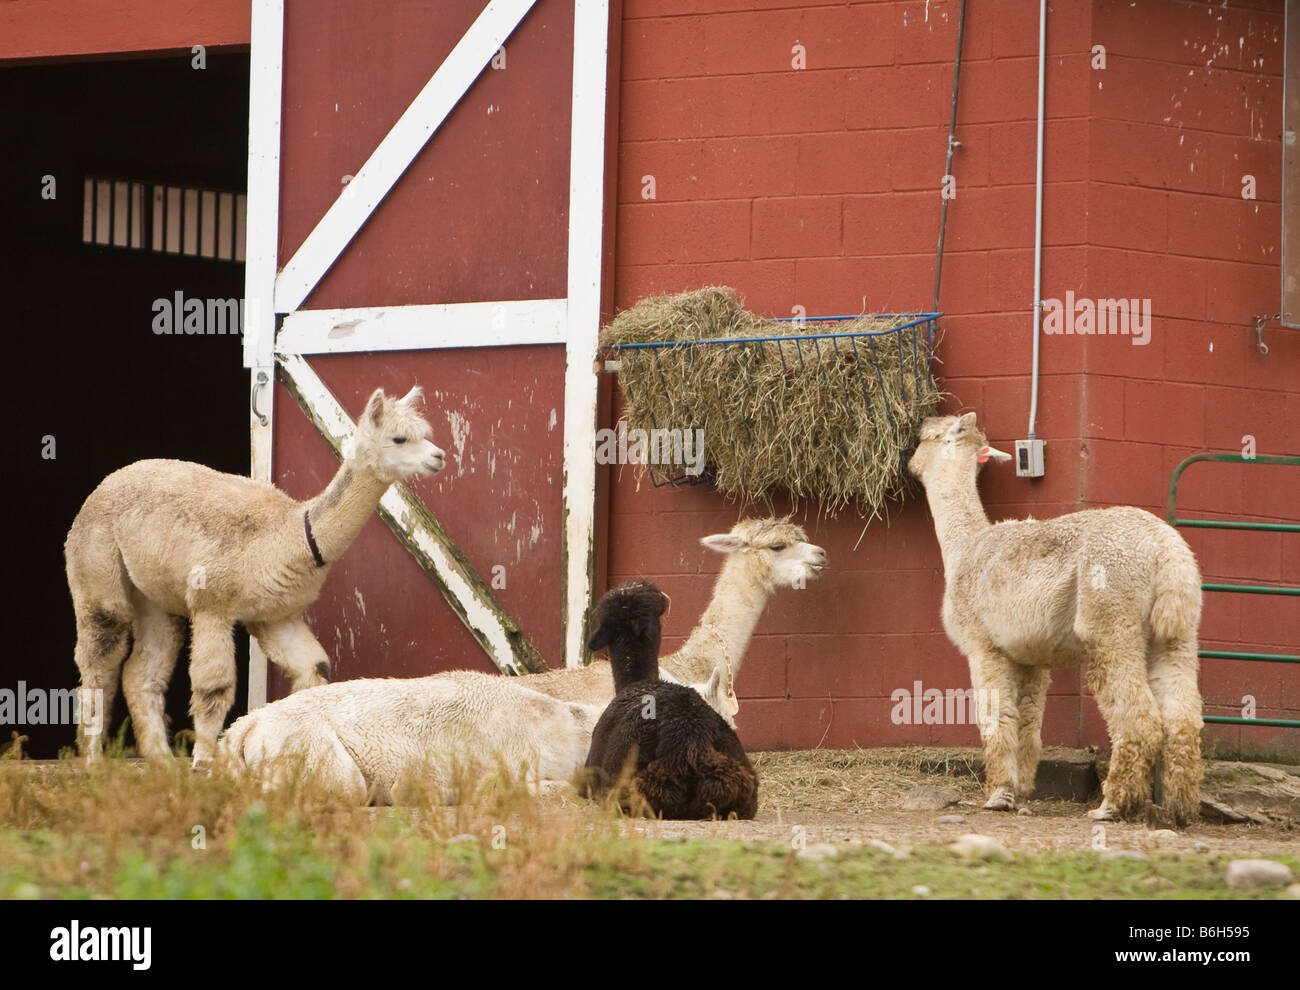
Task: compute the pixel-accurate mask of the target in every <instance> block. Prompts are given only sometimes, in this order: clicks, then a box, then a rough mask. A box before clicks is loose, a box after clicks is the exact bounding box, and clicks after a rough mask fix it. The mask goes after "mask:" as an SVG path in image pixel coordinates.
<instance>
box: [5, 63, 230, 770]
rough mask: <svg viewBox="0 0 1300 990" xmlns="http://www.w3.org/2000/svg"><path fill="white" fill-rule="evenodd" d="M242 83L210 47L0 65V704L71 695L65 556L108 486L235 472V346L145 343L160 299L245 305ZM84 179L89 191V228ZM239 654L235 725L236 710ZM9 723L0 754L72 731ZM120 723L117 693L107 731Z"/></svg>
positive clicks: (173, 723)
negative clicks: (87, 507)
mask: <svg viewBox="0 0 1300 990" xmlns="http://www.w3.org/2000/svg"><path fill="white" fill-rule="evenodd" d="M248 72H249V60H248V55H247V52H246V51H245V52H239V51H216V50H209V51H208V52H207V53H206V65H205V66H204V67H202V68H197V67H195V66H194V64H193V56H192V55H191V53H190V52H188V51H186V52H183V53H175V54H166V55H159V56H157V57H150V58H137V59H130V60H115V61H97V62H58V63H46V64H40V65H30V64H14V63H10V64H9V65H5V66H0V93H3V94H4V99H3V110H0V117H2V118H3V123H4V128H3V133H4V134H5V136H6V141H5V145H6V148H5V154H4V155H2V156H0V224H2V226H0V244H2V245H3V246H2V247H0V266H2V267H0V270H3V272H4V286H5V291H4V302H5V308H6V310H7V313H6V316H7V320H6V323H7V333H6V337H7V339H8V340H9V341H10V345H9V346H10V358H9V362H8V368H9V379H10V382H11V383H13V384H14V386H15V388H14V391H13V393H11V395H10V397H9V400H8V408H9V411H8V413H7V414H6V420H7V422H8V423H9V429H8V430H7V431H6V432H7V434H8V440H9V444H10V454H9V459H8V466H9V472H8V474H9V485H8V487H9V489H10V492H11V493H12V497H13V499H14V502H13V509H12V515H11V517H10V518H11V527H10V538H11V540H13V541H14V543H13V544H12V545H11V546H10V547H9V548H8V550H7V552H6V553H4V554H3V557H4V562H5V563H4V568H5V570H4V588H5V592H6V594H7V596H8V598H9V600H10V604H11V606H12V607H14V611H13V612H12V613H10V614H11V621H12V623H13V624H12V625H11V627H10V633H11V634H10V636H9V637H8V641H9V647H8V649H7V650H5V651H4V653H3V654H0V690H4V689H8V690H10V691H12V692H15V694H17V693H18V692H20V691H25V692H28V693H29V695H30V692H31V691H33V690H40V691H52V690H55V689H65V688H71V687H75V686H76V684H77V681H78V675H77V670H76V666H75V664H74V662H73V644H74V641H75V632H74V627H73V616H72V603H71V598H70V596H69V594H68V588H67V581H66V577H65V575H64V564H63V541H64V538H65V536H66V535H67V530H68V527H69V525H70V524H71V523H72V520H73V517H74V516H75V515H76V513H77V510H78V509H79V508H80V506H81V503H82V501H83V500H84V499H85V498H86V496H87V495H88V494H89V493H90V492H91V490H92V489H94V487H95V486H96V485H97V484H98V483H99V482H100V481H101V480H102V479H103V478H104V476H105V475H107V474H109V473H110V472H111V471H113V470H115V469H117V468H119V467H122V466H123V465H125V464H129V463H131V462H132V461H136V460H139V459H141V458H146V457H174V458H179V459H182V460H192V461H199V462H201V463H204V464H207V465H210V466H211V467H214V468H216V469H218V470H221V471H229V472H233V473H239V474H246V473H247V471H248V457H249V453H248V429H247V422H248V374H247V372H246V371H245V370H244V368H243V366H242V354H241V346H242V345H241V338H240V336H239V334H238V333H237V332H234V333H232V332H230V330H231V328H229V327H226V328H222V329H225V331H226V332H224V333H215V332H212V331H214V330H216V329H219V328H218V327H216V326H213V325H205V326H204V327H203V329H204V331H205V332H202V333H173V334H170V335H168V334H160V333H157V332H156V330H157V328H158V327H160V326H162V325H163V324H162V323H161V322H160V316H159V314H160V312H161V307H160V305H159V300H163V301H166V302H167V303H168V304H170V305H171V306H172V307H174V305H175V300H176V298H177V293H180V294H181V298H182V299H183V300H185V301H188V300H192V299H198V300H201V301H207V300H238V299H239V298H240V297H242V295H243V289H244V266H243V263H242V260H240V259H242V246H241V247H240V248H239V250H238V256H237V257H236V256H234V252H233V251H232V250H231V245H232V244H234V243H235V242H236V241H237V240H238V239H239V238H242V236H243V228H242V222H241V224H240V225H239V226H238V229H237V230H236V229H234V228H235V225H236V214H237V212H238V209H239V207H240V206H242V199H237V198H236V197H242V194H243V192H244V191H245V189H246V188H247V183H246V175H245V173H246V169H247V152H248ZM48 177H52V180H53V187H52V191H53V194H54V195H53V198H49V195H50V192H51V178H48ZM87 180H98V181H96V183H95V184H94V186H93V193H92V199H91V201H90V210H89V213H88V211H87V199H86V197H87ZM223 193H224V194H225V195H223ZM191 204H192V208H191ZM159 212H161V213H162V214H163V215H162V216H159V215H158V214H159ZM228 228H229V229H228ZM86 238H88V239H89V240H90V241H91V242H92V243H85V239H86ZM96 242H98V243H96ZM173 248H174V250H173ZM191 249H192V250H191ZM205 255H211V256H205ZM205 309H206V306H205ZM208 311H210V310H208ZM225 312H229V307H228V306H227V307H225ZM178 329H180V328H178ZM51 454H53V456H50V455H51ZM238 641H239V642H240V653H239V670H240V679H241V683H240V686H239V691H238V697H237V701H236V705H235V708H234V710H232V712H231V717H232V718H233V717H235V716H237V715H239V714H241V713H242V712H243V711H244V709H245V706H246V702H247V698H246V685H245V684H244V683H243V681H244V677H245V674H246V670H247V645H246V638H245V637H243V636H242V635H241V636H239V637H238ZM188 658H189V654H188V644H186V649H185V650H184V651H183V652H182V654H181V655H180V658H179V659H178V662H177V666H176V672H175V674H174V675H173V677H172V682H171V689H170V691H169V693H168V698H167V712H168V717H169V721H170V728H171V730H172V731H173V732H176V731H178V730H181V729H188V728H189V727H190V719H189V716H188V711H187V709H188V702H189V678H188V676H187V675H186V668H187V666H188ZM0 711H2V709H0ZM25 714H26V713H25V712H23V711H18V712H17V713H16V715H15V717H14V719H13V721H16V722H17V724H0V749H3V748H4V747H5V746H6V745H7V744H9V742H10V739H11V734H12V733H13V732H15V731H17V732H19V733H21V734H22V735H25V736H27V737H28V741H27V742H26V743H25V746H24V748H25V750H26V752H27V753H28V754H30V755H32V756H34V757H38V758H50V757H54V756H56V755H58V752H59V750H60V749H61V748H62V747H65V746H70V745H72V743H73V742H74V738H75V726H74V725H69V724H56V725H48V724H47V725H40V724H30V723H29V721H28V719H27V718H26V717H25ZM125 716H126V705H125V703H124V701H123V700H122V698H121V696H120V694H119V696H118V699H117V702H116V706H115V710H114V717H113V722H112V725H111V726H110V734H116V733H117V731H118V730H119V729H120V728H121V726H122V725H123V720H124V719H125ZM9 721H10V720H8V719H5V718H4V717H3V715H0V723H5V722H9ZM127 742H128V744H131V743H132V742H133V740H132V739H131V736H130V734H129V732H128V734H127Z"/></svg>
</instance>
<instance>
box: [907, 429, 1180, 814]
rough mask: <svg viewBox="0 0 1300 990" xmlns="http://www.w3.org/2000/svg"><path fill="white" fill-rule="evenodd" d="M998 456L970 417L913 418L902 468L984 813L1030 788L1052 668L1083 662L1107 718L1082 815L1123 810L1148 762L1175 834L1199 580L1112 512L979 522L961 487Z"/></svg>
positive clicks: (969, 486) (1143, 800) (968, 491)
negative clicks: (963, 677) (916, 489)
mask: <svg viewBox="0 0 1300 990" xmlns="http://www.w3.org/2000/svg"><path fill="white" fill-rule="evenodd" d="M989 458H993V459H996V460H1008V459H1010V455H1008V454H1005V453H1003V452H1002V451H999V450H994V449H993V448H991V447H988V446H987V444H986V442H985V438H984V434H983V433H982V432H980V430H979V429H978V428H977V427H976V426H975V414H974V413H966V414H965V415H964V416H960V417H957V416H948V417H943V418H934V419H927V420H926V421H925V423H924V424H922V426H921V437H920V442H919V445H918V446H917V449H916V452H915V454H913V455H912V458H911V460H910V461H909V462H908V469H909V470H910V471H911V472H912V474H914V475H915V476H916V477H917V478H919V479H920V480H921V482H922V483H923V484H924V485H925V493H926V498H927V499H928V501H929V503H930V511H931V513H932V514H933V516H934V525H935V530H936V533H937V535H938V538H939V546H940V549H941V550H942V552H943V569H944V580H945V589H944V596H943V625H944V629H945V630H947V633H948V637H949V638H950V639H951V640H952V641H953V643H954V644H955V645H956V646H957V648H958V649H959V650H961V651H962V653H964V654H965V655H966V659H967V660H968V662H969V663H970V671H971V686H972V687H973V688H975V690H976V691H977V692H978V695H979V698H980V700H981V701H982V702H984V703H983V704H981V706H980V711H981V718H980V727H979V728H980V737H981V739H982V741H983V743H984V761H985V769H986V774H987V781H986V791H987V794H988V802H987V803H986V804H985V807H986V808H992V809H995V810H1011V809H1012V808H1014V807H1015V803H1016V799H1017V798H1018V797H1025V796H1027V795H1028V794H1029V793H1030V792H1031V791H1032V790H1033V788H1034V777H1035V774H1036V772H1037V769H1038V759H1039V756H1040V754H1041V751H1042V723H1043V704H1044V701H1045V699H1046V695H1047V686H1048V680H1049V678H1050V675H1051V669H1052V668H1053V667H1073V666H1078V665H1079V664H1082V663H1086V664H1087V666H1088V672H1087V677H1088V685H1089V687H1091V689H1092V692H1093V695H1094V696H1095V697H1096V699H1097V705H1098V707H1099V708H1100V709H1101V713H1102V715H1103V716H1104V717H1105V719H1106V727H1107V730H1108V731H1109V733H1110V739H1111V760H1110V772H1109V774H1108V775H1107V777H1106V782H1105V784H1104V785H1103V788H1102V794H1103V801H1102V803H1101V806H1100V807H1099V808H1097V809H1096V810H1095V811H1091V812H1089V816H1090V817H1092V818H1097V819H1102V820H1106V819H1110V818H1113V817H1116V816H1125V817H1127V816H1132V815H1134V814H1137V813H1138V812H1140V811H1142V810H1144V808H1145V807H1146V806H1147V804H1148V803H1149V802H1150V800H1151V787H1150V778H1151V771H1152V767H1153V765H1154V763H1155V761H1156V759H1157V758H1159V759H1160V760H1161V761H1162V763H1163V778H1162V784H1163V790H1164V798H1163V802H1164V807H1165V809H1166V810H1167V811H1168V812H1169V813H1170V814H1171V815H1172V816H1173V818H1174V820H1175V821H1176V822H1177V823H1179V824H1184V823H1186V822H1187V821H1189V820H1191V819H1193V818H1195V817H1196V815H1197V812H1198V810H1199V807H1200V797H1199V787H1200V779H1201V748H1200V732H1201V724H1202V722H1201V695H1200V691H1199V690H1198V688H1197V684H1196V676H1197V670H1198V666H1199V665H1198V661H1197V656H1196V634H1197V626H1198V624H1199V622H1200V615H1201V576H1200V571H1199V569H1198V568H1197V566H1196V558H1195V556H1194V555H1193V554H1192V551H1191V550H1190V549H1189V548H1188V546H1187V544H1186V543H1185V542H1184V541H1183V539H1182V537H1181V536H1179V535H1178V533H1177V532H1175V531H1174V529H1173V528H1172V527H1170V526H1169V525H1167V524H1166V523H1165V522H1164V521H1162V520H1160V519H1158V518H1156V517H1155V516H1153V515H1152V514H1151V513H1149V512H1145V511H1143V510H1141V509H1135V508H1131V507H1127V506H1121V507H1116V508H1110V509H1090V510H1087V511H1084V512H1072V513H1069V514H1067V515H1064V516H1059V517H1057V518H1055V519H1046V520H1039V521H1035V520H1007V521H1005V522H1000V523H997V524H996V525H993V524H990V523H989V520H988V517H987V516H986V515H985V513H984V507H983V506H982V505H981V504H980V499H979V494H978V492H977V491H976V486H975V477H976V474H977V472H978V470H979V465H980V463H982V462H984V461H986V460H988V459H989Z"/></svg>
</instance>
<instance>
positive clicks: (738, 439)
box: [601, 286, 940, 515]
mask: <svg viewBox="0 0 1300 990" xmlns="http://www.w3.org/2000/svg"><path fill="white" fill-rule="evenodd" d="M908 322H910V318H909V317H906V316H896V317H882V318H877V317H871V316H864V317H861V318H859V319H855V320H846V321H841V322H836V323H823V324H814V323H809V324H807V325H805V326H798V325H796V324H792V323H784V322H777V321H774V320H767V319H764V318H762V317H760V316H756V315H754V314H753V313H750V312H748V311H746V309H745V308H744V305H743V304H742V302H741V300H740V299H739V298H737V296H736V294H735V292H734V291H733V290H732V289H729V288H725V287H720V286H710V287H708V288H704V289H698V290H696V291H694V292H683V293H680V294H678V295H673V296H655V297H652V298H648V299H643V300H642V301H641V302H639V303H637V304H636V305H635V306H632V307H631V308H630V309H627V310H624V311H623V312H622V313H620V314H619V315H618V316H617V317H615V319H614V320H613V321H612V322H611V323H610V324H609V325H608V326H606V327H605V328H604V330H603V331H602V333H601V344H602V345H603V346H605V347H612V348H618V347H619V346H620V345H627V344H645V343H654V342H675V343H677V346H672V347H662V348H642V349H624V350H620V351H619V352H618V357H619V360H620V361H621V362H622V369H621V371H620V372H619V376H618V377H619V385H620V387H621V388H622V391H623V397H624V401H625V405H626V417H627V420H628V426H629V428H630V429H643V430H647V431H648V430H652V429H670V430H671V429H680V430H688V429H700V430H702V431H703V437H704V448H705V462H706V464H707V467H708V471H709V472H710V473H711V474H712V475H713V477H714V479H715V482H716V485H717V488H718V490H719V491H720V492H722V493H723V494H724V495H726V496H727V497H729V498H733V499H739V500H740V501H742V502H756V501H768V500H770V498H771V496H772V495H774V494H776V493H778V492H784V493H786V494H788V495H790V496H791V497H792V498H793V499H794V500H795V501H796V502H799V501H802V500H808V501H814V502H818V503H820V505H821V508H822V510H823V511H825V512H828V513H833V512H835V511H837V510H838V509H840V508H843V507H844V506H847V505H850V504H851V505H855V506H856V507H858V508H859V509H860V510H864V511H866V512H869V513H870V514H872V515H875V514H877V513H878V512H879V510H880V509H881V508H882V507H883V506H884V505H885V502H886V501H887V500H888V499H890V498H898V497H900V496H902V495H903V493H904V491H905V490H906V489H907V488H908V487H909V479H908V478H907V476H906V472H905V465H904V463H903V455H904V453H905V452H906V451H908V450H910V449H911V448H912V446H913V445H914V443H915V438H916V434H917V431H918V428H919V426H920V423H921V420H922V419H924V418H925V417H926V416H931V415H933V414H934V412H935V410H936V409H937V407H938V404H939V399H940V391H939V389H938V388H937V386H936V385H935V383H934V380H933V377H932V375H931V371H930V363H929V359H930V354H929V349H928V347H927V341H926V336H925V327H924V326H918V327H916V328H915V329H914V330H912V329H908V330H902V331H900V332H899V333H896V334H886V335H882V336H876V337H870V338H866V337H854V338H843V337H841V338H833V339H832V338H827V337H826V334H829V333H834V334H844V333H862V332H865V331H883V330H890V329H893V328H895V327H899V326H902V325H903V324H905V323H908ZM778 336H779V337H796V338H797V339H796V340H787V341H782V342H772V341H766V342H762V343H738V344H734V345H722V344H716V343H711V344H702V345H693V344H692V342H694V341H702V340H717V339H734V338H751V337H778ZM663 473H665V474H672V472H671V471H666V472H663Z"/></svg>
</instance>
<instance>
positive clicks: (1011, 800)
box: [984, 787, 1016, 811]
mask: <svg viewBox="0 0 1300 990" xmlns="http://www.w3.org/2000/svg"><path fill="white" fill-rule="evenodd" d="M984 809H985V810H986V811H1015V810H1016V794H1015V791H1013V790H1012V789H1011V788H1010V787H999V788H998V789H997V790H995V791H994V792H993V793H992V795H990V797H989V799H988V800H987V801H985V802H984Z"/></svg>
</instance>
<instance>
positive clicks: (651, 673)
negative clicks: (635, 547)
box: [579, 581, 758, 819]
mask: <svg viewBox="0 0 1300 990" xmlns="http://www.w3.org/2000/svg"><path fill="white" fill-rule="evenodd" d="M666 607H667V598H666V597H665V596H664V594H663V592H661V591H660V590H659V589H658V588H656V587H655V586H654V585H652V584H650V583H649V582H648V581H630V582H628V583H626V584H623V585H621V586H619V587H617V588H615V589H614V590H613V591H611V592H609V594H607V595H605V597H604V598H603V599H601V601H600V604H599V605H598V606H597V607H596V611H595V615H594V620H593V623H594V625H595V631H594V632H593V633H592V637H591V641H590V643H589V644H588V645H589V647H590V649H592V650H597V649H601V648H607V649H608V650H609V660H610V667H611V668H612V671H613V676H614V685H615V688H616V690H617V694H616V695H615V696H614V699H613V700H612V701H611V702H610V703H609V705H608V706H607V707H606V708H605V710H604V712H603V713H602V714H601V716H600V721H598V722H597V723H596V727H595V729H594V730H593V732H592V735H591V749H590V751H589V753H588V754H587V762H586V767H585V768H584V773H583V778H582V782H581V783H580V785H579V792H580V793H581V794H582V795H583V796H585V797H595V798H600V797H603V796H604V795H605V794H606V793H608V791H609V790H610V789H611V787H614V788H617V790H618V797H619V801H620V804H621V805H622V806H623V808H624V810H628V811H633V812H638V813H647V814H651V815H656V816H661V817H664V818H696V819H699V818H715V817H716V818H727V817H729V816H730V815H733V814H734V815H736V816H737V817H739V818H753V817H754V814H755V812H756V810H757V807H758V777H757V775H756V774H755V773H754V768H753V766H752V765H751V764H750V762H749V758H748V757H747V756H746V755H745V750H744V748H743V747H742V746H741V745H740V740H739V739H738V738H737V737H736V733H735V730H734V729H733V728H732V727H731V726H729V725H728V724H727V722H726V720H725V719H723V718H722V717H720V715H719V713H718V712H717V711H715V710H714V709H712V708H711V707H710V706H709V704H707V703H706V702H705V701H704V699H702V698H701V697H700V695H699V694H698V693H697V692H696V691H693V690H691V689H690V688H688V687H685V686H683V685H681V684H673V683H670V682H668V681H665V680H662V679H660V677H659V661H658V653H659V638H660V616H661V615H662V614H663V612H664V610H665V608H666ZM720 675H721V669H720V668H719V669H715V670H714V672H713V675H712V677H713V678H718V677H720ZM629 777H630V779H628V778H629ZM624 784H626V785H627V789H626V790H625V789H624V787H623V785H624Z"/></svg>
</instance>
